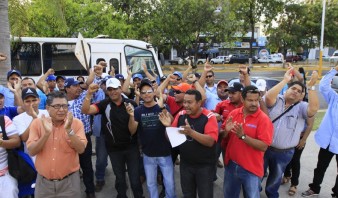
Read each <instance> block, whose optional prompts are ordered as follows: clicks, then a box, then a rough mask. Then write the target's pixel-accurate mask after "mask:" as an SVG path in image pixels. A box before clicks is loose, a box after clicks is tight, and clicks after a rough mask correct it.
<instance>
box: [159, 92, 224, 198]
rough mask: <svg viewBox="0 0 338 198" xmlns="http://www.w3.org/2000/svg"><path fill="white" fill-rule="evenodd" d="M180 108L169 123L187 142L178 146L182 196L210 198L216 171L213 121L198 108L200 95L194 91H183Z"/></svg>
mask: <svg viewBox="0 0 338 198" xmlns="http://www.w3.org/2000/svg"><path fill="white" fill-rule="evenodd" d="M183 106H184V109H185V110H183V111H180V112H179V113H178V115H177V116H176V118H175V120H174V122H173V123H172V127H181V128H182V130H180V132H181V133H182V134H185V135H186V136H187V141H185V142H184V143H183V144H181V146H180V152H181V165H180V174H181V187H182V191H183V196H184V197H197V196H196V192H197V194H198V197H200V198H210V197H213V179H214V169H215V168H216V167H215V161H216V151H215V149H216V147H215V143H216V142H217V138H218V125H217V120H216V117H215V116H214V114H213V113H212V112H210V111H209V110H207V109H205V108H203V107H202V95H201V93H200V92H199V91H197V90H191V89H190V90H188V91H186V92H185V95H184V101H183ZM161 119H163V118H161ZM168 119H169V118H168ZM162 123H164V122H163V121H162ZM166 126H169V125H167V124H166Z"/></svg>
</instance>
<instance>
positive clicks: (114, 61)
mask: <svg viewBox="0 0 338 198" xmlns="http://www.w3.org/2000/svg"><path fill="white" fill-rule="evenodd" d="M109 65H110V70H111V69H112V68H114V69H115V74H119V73H120V71H119V60H118V59H116V58H112V59H110V60H109Z"/></svg>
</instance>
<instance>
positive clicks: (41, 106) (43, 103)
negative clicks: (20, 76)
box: [36, 89, 47, 109]
mask: <svg viewBox="0 0 338 198" xmlns="http://www.w3.org/2000/svg"><path fill="white" fill-rule="evenodd" d="M36 92H37V93H38V95H39V98H40V103H39V109H46V100H47V96H46V94H45V93H43V92H42V91H41V90H40V89H36Z"/></svg>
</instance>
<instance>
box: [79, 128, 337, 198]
mask: <svg viewBox="0 0 338 198" xmlns="http://www.w3.org/2000/svg"><path fill="white" fill-rule="evenodd" d="M314 134H315V132H314V131H313V132H312V133H311V134H310V136H309V138H308V141H307V144H306V146H305V150H304V152H303V155H302V158H301V174H300V178H299V179H300V180H299V181H300V184H299V186H298V192H297V194H296V195H295V196H293V197H301V193H302V192H303V191H305V190H307V189H308V184H309V183H311V182H312V178H313V170H314V169H315V167H316V164H317V155H318V152H319V147H318V145H317V144H316V143H315V141H314ZM93 148H95V142H93ZM92 160H93V166H94V169H95V160H96V157H95V156H93V158H92ZM108 164H109V165H108V167H107V169H106V185H105V186H104V188H103V189H102V191H101V192H99V193H96V197H97V198H107V197H116V195H117V193H116V190H115V188H114V186H115V176H114V173H113V171H112V168H111V165H110V162H108ZM223 174H224V169H223V168H218V169H217V177H218V179H217V180H216V181H215V183H214V197H215V198H221V197H223ZM336 175H337V165H336V162H335V159H333V160H332V161H331V164H330V166H329V167H328V169H327V171H326V174H325V177H324V180H323V183H322V189H321V192H320V195H319V196H314V197H320V198H329V197H331V188H332V187H333V185H334V182H335V179H336ZM126 177H127V174H126ZM127 183H128V187H129V188H128V191H127V196H128V197H130V198H131V197H133V195H132V192H131V189H130V184H129V180H128V177H127ZM175 184H176V193H177V197H178V198H179V197H183V195H182V190H181V186H180V175H179V166H176V167H175ZM262 185H263V191H262V193H261V197H262V198H266V195H265V193H264V186H265V179H264V181H263V182H262ZM289 187H290V184H285V185H283V186H281V187H280V188H279V195H280V197H281V198H285V197H290V196H289V195H288V189H289ZM84 190H85V188H84V185H83V183H82V192H83V194H82V197H83V198H85V197H86V196H85V193H84ZM143 191H144V196H145V197H149V194H148V191H147V186H146V183H144V184H143ZM160 191H161V187H159V192H160Z"/></svg>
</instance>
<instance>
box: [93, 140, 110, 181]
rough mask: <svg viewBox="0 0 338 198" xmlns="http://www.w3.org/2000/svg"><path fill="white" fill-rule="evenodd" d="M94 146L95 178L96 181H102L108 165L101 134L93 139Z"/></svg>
mask: <svg viewBox="0 0 338 198" xmlns="http://www.w3.org/2000/svg"><path fill="white" fill-rule="evenodd" d="M95 142H96V146H95V150H96V164H95V167H96V168H95V177H96V181H104V176H105V172H106V167H107V165H108V153H107V149H106V144H105V139H104V135H103V134H101V135H100V136H99V137H96V138H95Z"/></svg>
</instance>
